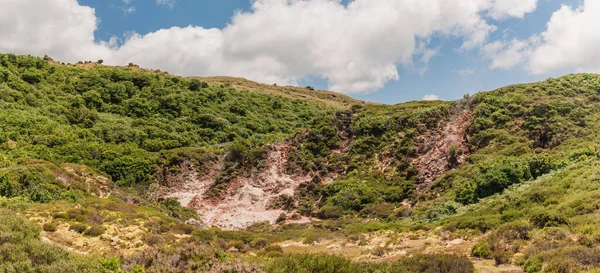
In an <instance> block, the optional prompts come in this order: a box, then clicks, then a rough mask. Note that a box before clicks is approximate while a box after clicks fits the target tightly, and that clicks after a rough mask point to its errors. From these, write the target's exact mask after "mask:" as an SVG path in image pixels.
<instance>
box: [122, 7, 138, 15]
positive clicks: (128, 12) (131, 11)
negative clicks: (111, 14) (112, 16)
mask: <svg viewBox="0 0 600 273" xmlns="http://www.w3.org/2000/svg"><path fill="white" fill-rule="evenodd" d="M133 12H135V7H134V6H130V7H124V8H123V13H125V14H130V13H133Z"/></svg>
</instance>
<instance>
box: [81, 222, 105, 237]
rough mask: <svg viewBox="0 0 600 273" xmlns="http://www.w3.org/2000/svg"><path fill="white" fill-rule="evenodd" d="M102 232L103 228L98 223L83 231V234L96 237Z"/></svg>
mask: <svg viewBox="0 0 600 273" xmlns="http://www.w3.org/2000/svg"><path fill="white" fill-rule="evenodd" d="M102 234H104V228H103V227H102V226H100V225H93V226H91V227H90V228H88V229H87V230H86V231H85V232H84V233H83V235H86V236H91V237H98V236H100V235H102Z"/></svg>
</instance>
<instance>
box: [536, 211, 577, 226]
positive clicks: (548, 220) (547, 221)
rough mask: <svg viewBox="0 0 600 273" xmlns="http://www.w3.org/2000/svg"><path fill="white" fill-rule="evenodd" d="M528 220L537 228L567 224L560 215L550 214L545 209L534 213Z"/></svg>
mask: <svg viewBox="0 0 600 273" xmlns="http://www.w3.org/2000/svg"><path fill="white" fill-rule="evenodd" d="M530 221H531V223H532V224H533V225H535V226H536V227H538V228H544V227H557V226H561V225H568V224H569V222H568V220H567V219H565V218H564V217H563V216H561V215H556V214H551V213H548V212H545V211H541V212H536V213H534V214H533V215H532V216H531V218H530Z"/></svg>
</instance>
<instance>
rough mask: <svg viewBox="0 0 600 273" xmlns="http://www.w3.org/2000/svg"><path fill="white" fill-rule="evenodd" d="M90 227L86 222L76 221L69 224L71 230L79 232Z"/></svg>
mask: <svg viewBox="0 0 600 273" xmlns="http://www.w3.org/2000/svg"><path fill="white" fill-rule="evenodd" d="M87 229H88V227H87V226H86V225H85V224H80V223H74V224H71V225H70V226H69V230H72V231H75V232H77V233H84V232H85V231H86V230H87Z"/></svg>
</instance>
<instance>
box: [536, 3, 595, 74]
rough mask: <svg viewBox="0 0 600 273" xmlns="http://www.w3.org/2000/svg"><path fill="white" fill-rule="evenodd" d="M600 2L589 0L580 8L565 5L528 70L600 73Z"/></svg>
mask: <svg viewBox="0 0 600 273" xmlns="http://www.w3.org/2000/svg"><path fill="white" fill-rule="evenodd" d="M599 15H600V1H598V0H585V2H584V3H583V5H581V6H580V7H579V8H577V9H573V8H571V7H568V6H562V7H561V8H560V9H559V10H558V11H556V12H555V13H554V14H553V15H552V17H551V19H550V21H549V22H548V24H547V29H546V31H545V32H544V33H542V34H541V41H539V42H538V43H536V44H534V45H533V46H534V48H533V50H532V53H531V55H530V59H529V63H528V70H529V71H530V72H532V73H534V74H542V73H548V72H566V71H569V72H574V71H577V72H579V71H588V72H599V71H600V50H598V46H599V45H600V16H599Z"/></svg>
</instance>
